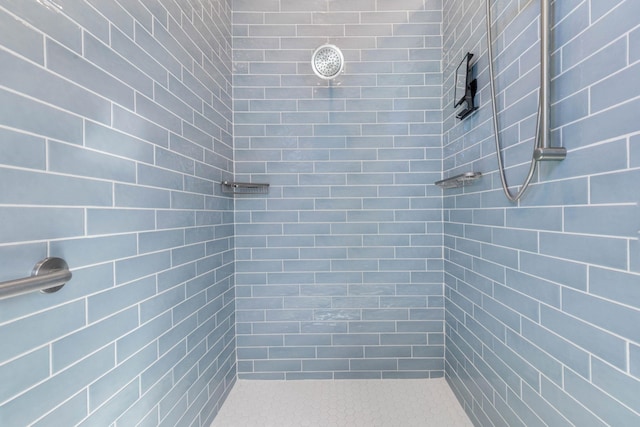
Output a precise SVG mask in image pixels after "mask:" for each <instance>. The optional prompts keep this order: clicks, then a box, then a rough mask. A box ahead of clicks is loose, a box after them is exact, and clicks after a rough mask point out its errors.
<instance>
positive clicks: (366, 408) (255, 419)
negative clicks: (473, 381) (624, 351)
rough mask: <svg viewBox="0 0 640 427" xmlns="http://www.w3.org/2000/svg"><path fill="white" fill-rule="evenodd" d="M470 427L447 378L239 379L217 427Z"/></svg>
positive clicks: (215, 423) (223, 408)
mask: <svg viewBox="0 0 640 427" xmlns="http://www.w3.org/2000/svg"><path fill="white" fill-rule="evenodd" d="M243 426H249V427H271V426H273V427H276V426H277V427H316V426H322V427H329V426H349V427H359V426H362V427H376V426H379V427H382V426H384V427H392V426H394V427H395V426H397V427H470V426H472V424H471V421H469V418H468V417H467V416H466V414H465V413H464V411H463V409H462V407H461V406H460V404H459V403H458V401H457V400H456V398H455V396H454V395H453V392H452V391H451V389H450V388H449V385H448V384H447V382H446V380H445V379H444V378H439V379H430V380H336V381H331V380H326V381H315V380H305V381H247V380H239V381H238V382H237V383H236V384H235V386H234V388H233V390H231V393H230V394H229V397H228V398H227V400H226V402H225V403H224V405H223V406H222V409H221V410H220V413H219V414H218V416H217V417H216V419H215V420H214V422H213V424H212V425H211V427H243Z"/></svg>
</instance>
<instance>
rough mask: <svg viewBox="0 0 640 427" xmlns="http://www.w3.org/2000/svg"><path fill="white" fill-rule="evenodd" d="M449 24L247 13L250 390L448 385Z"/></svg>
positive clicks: (242, 359) (239, 247)
mask: <svg viewBox="0 0 640 427" xmlns="http://www.w3.org/2000/svg"><path fill="white" fill-rule="evenodd" d="M441 8H442V2H441V1H432V0H427V1H424V0H397V1H384V2H383V1H377V2H374V1H371V0H364V1H345V2H336V1H329V0H320V1H314V2H298V1H285V0H278V1H269V2H265V1H263V0H247V1H243V2H236V3H234V13H233V34H234V70H235V73H234V113H235V114H234V117H235V120H234V129H235V132H234V135H235V142H234V147H235V168H236V169H235V172H236V179H237V180H239V181H253V182H268V183H270V184H271V186H270V190H269V194H267V195H262V196H260V195H258V196H256V195H252V196H237V197H236V200H235V203H236V206H235V208H236V236H237V238H236V258H237V259H236V263H237V264H236V265H237V270H236V287H237V295H236V304H237V319H236V320H237V322H238V325H237V334H238V375H239V377H240V378H252V379H305V378H330V379H331V378H333V379H338V378H411V377H414V378H416V377H417V378H428V377H439V376H442V375H443V373H444V340H443V333H444V306H443V267H444V266H443V264H442V262H441V260H442V235H441V233H442V228H441V221H442V216H441V194H440V192H439V191H437V190H436V189H435V188H432V186H431V185H430V184H432V183H433V182H434V181H436V180H438V179H440V176H441V161H440V158H441V150H440V146H441V132H442V131H441V123H442V115H441V108H440V99H441V96H442V95H441V82H440V75H441V69H440V68H441V55H440V50H441V19H442V11H441ZM325 43H332V44H335V45H336V46H338V47H339V48H340V49H341V50H342V52H343V54H344V57H345V68H344V72H343V73H342V74H340V75H339V76H338V77H337V78H336V79H335V80H332V81H327V80H322V79H320V78H319V77H316V76H315V75H314V73H313V71H312V67H311V55H312V53H313V51H314V50H315V49H316V48H317V47H318V46H320V45H322V44H325Z"/></svg>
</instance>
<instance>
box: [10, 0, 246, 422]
mask: <svg viewBox="0 0 640 427" xmlns="http://www.w3.org/2000/svg"><path fill="white" fill-rule="evenodd" d="M231 39H232V34H231V2H230V1H217V0H211V1H209V0H204V1H197V2H178V1H166V2H164V1H163V2H156V1H151V2H146V1H145V2H138V1H124V2H115V1H110V2H102V1H66V0H64V1H57V2H36V1H18V2H16V1H2V2H0V43H1V44H2V47H1V50H0V62H2V70H3V71H2V72H0V224H2V225H0V255H1V256H0V258H1V259H2V260H3V264H2V270H1V271H0V280H2V281H5V280H11V279H16V278H20V277H25V276H28V275H29V273H30V270H31V268H32V267H33V265H34V264H35V263H36V262H38V261H39V260H40V259H42V258H44V257H46V256H56V257H63V258H65V259H66V260H67V262H68V263H69V265H70V268H71V270H72V272H73V278H72V280H71V281H70V282H69V283H68V284H67V285H66V286H65V287H64V288H63V289H62V290H60V291H59V292H57V293H53V294H40V293H32V294H26V295H21V296H17V297H13V298H9V299H3V300H0V340H1V341H2V345H1V346H0V383H1V384H2V386H0V425H3V426H4V425H6V426H19V425H43V426H51V425H93V426H95V425H112V426H132V425H154V426H157V425H163V426H175V425H189V426H208V425H210V424H211V420H212V419H213V417H214V416H215V414H216V413H217V411H218V409H219V406H220V405H221V403H222V401H224V398H225V396H226V394H227V393H228V392H229V390H230V389H231V386H232V385H233V383H234V380H235V377H236V355H235V334H234V324H235V314H234V311H235V299H234V287H233V274H234V242H233V200H232V199H231V198H229V197H228V196H226V195H223V194H222V193H221V190H220V186H219V182H220V181H221V180H222V179H228V178H229V177H231V176H232V173H233V143H232V142H233V128H232V120H233V116H232V108H233V105H232V102H231V97H232V86H231V85H232V78H231V74H232V62H231V60H232V44H231V41H232V40H231Z"/></svg>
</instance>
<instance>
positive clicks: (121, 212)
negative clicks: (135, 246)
mask: <svg viewBox="0 0 640 427" xmlns="http://www.w3.org/2000/svg"><path fill="white" fill-rule="evenodd" d="M154 228H155V215H154V212H153V211H151V210H135V209H88V211H87V230H88V233H89V234H90V235H96V234H113V233H124V232H130V231H144V230H151V229H154Z"/></svg>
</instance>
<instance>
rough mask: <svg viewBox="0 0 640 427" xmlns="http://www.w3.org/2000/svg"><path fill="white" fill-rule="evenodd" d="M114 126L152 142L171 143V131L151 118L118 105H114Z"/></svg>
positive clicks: (164, 145) (165, 144)
mask: <svg viewBox="0 0 640 427" xmlns="http://www.w3.org/2000/svg"><path fill="white" fill-rule="evenodd" d="M112 125H113V127H114V128H115V129H116V130H119V131H121V132H124V133H126V134H129V135H131V136H134V137H137V138H139V139H141V140H143V141H147V142H149V143H151V144H155V145H159V146H162V147H166V146H168V145H169V132H168V131H167V130H166V129H164V128H162V127H160V126H158V125H157V124H155V123H153V122H152V121H150V120H147V119H145V118H143V117H142V116H139V115H137V114H134V113H132V112H130V111H128V110H125V109H123V108H120V107H118V106H114V107H113V123H112Z"/></svg>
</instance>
